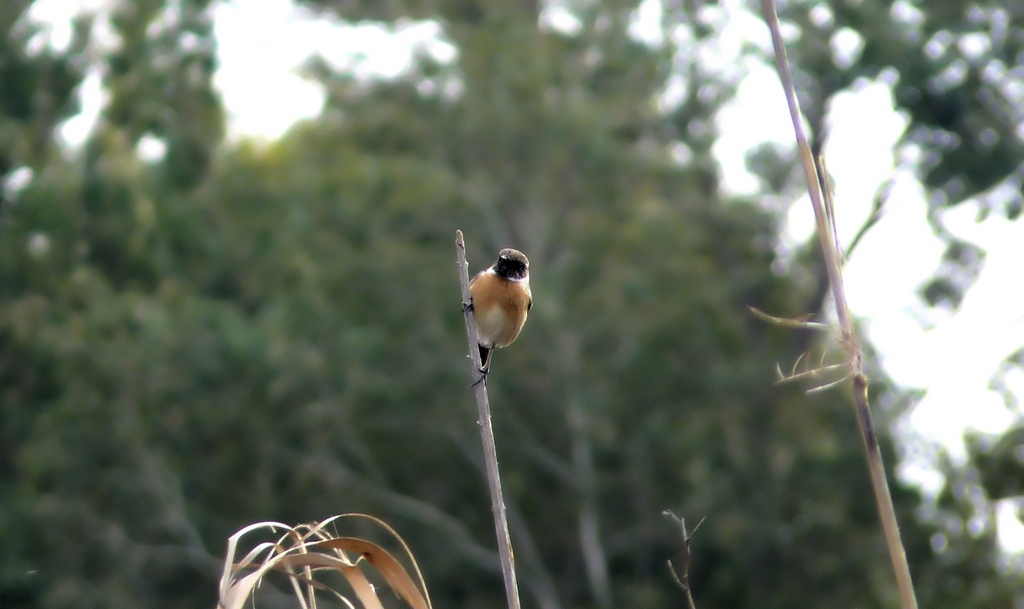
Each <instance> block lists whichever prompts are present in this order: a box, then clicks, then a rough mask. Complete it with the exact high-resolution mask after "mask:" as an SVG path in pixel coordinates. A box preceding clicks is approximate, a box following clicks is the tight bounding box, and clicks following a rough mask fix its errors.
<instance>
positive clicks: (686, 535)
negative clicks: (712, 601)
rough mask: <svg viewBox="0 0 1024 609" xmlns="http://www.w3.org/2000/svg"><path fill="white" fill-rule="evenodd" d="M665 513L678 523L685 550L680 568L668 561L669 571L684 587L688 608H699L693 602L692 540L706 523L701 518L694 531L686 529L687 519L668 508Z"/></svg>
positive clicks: (680, 561)
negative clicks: (691, 587) (691, 573)
mask: <svg viewBox="0 0 1024 609" xmlns="http://www.w3.org/2000/svg"><path fill="white" fill-rule="evenodd" d="M662 514H663V515H665V516H667V517H669V518H671V519H672V520H673V521H674V522H675V523H676V524H677V525H679V528H680V531H681V534H682V538H683V551H682V555H681V556H680V559H679V569H678V571H677V570H676V566H675V565H673V564H672V561H671V560H670V561H668V572H669V573H670V574H671V575H672V579H674V580H675V582H676V584H678V585H679V587H680V588H682V589H683V592H684V593H685V594H686V606H687V608H688V609H697V605H696V604H695V603H694V602H693V593H691V592H690V560H691V558H692V557H691V555H690V541H691V540H693V534H694V533H696V532H697V529H699V528H700V525H702V524H704V519H703V518H701V519H700V522H698V523H697V526H695V527H693V530H692V531H687V530H686V519H685V518H680V517H678V516H676V515H675V514H673V513H672V512H670V511H668V510H666V511H664V512H662Z"/></svg>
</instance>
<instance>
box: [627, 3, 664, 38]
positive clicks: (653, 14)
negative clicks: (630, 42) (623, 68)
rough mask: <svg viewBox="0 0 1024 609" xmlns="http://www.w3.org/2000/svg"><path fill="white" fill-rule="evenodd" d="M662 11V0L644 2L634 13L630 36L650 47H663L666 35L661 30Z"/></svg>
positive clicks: (630, 25)
mask: <svg viewBox="0 0 1024 609" xmlns="http://www.w3.org/2000/svg"><path fill="white" fill-rule="evenodd" d="M661 10H662V9H661V0H643V2H641V3H640V6H639V7H638V8H637V9H636V10H635V11H633V18H632V20H631V22H630V24H629V35H630V36H632V37H633V38H634V39H636V40H639V41H641V42H643V43H644V44H646V45H648V46H651V47H659V46H661V45H662V44H663V43H664V42H665V34H664V32H662V29H661Z"/></svg>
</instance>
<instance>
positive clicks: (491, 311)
mask: <svg viewBox="0 0 1024 609" xmlns="http://www.w3.org/2000/svg"><path fill="white" fill-rule="evenodd" d="M469 292H470V295H471V296H472V297H473V311H474V312H475V313H476V332H477V338H478V339H479V341H480V344H481V345H483V346H485V347H507V346H508V345H511V344H512V342H513V341H514V340H515V339H516V337H518V336H519V332H520V330H522V329H523V324H524V323H526V313H527V311H528V307H529V304H530V286H529V284H527V283H521V282H517V281H509V280H507V279H502V278H501V277H498V276H497V275H495V274H493V273H488V272H486V271H484V272H483V273H480V274H479V275H477V276H476V277H474V278H473V282H472V283H471V284H470V285H469Z"/></svg>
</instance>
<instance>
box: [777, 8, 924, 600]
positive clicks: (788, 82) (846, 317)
mask: <svg viewBox="0 0 1024 609" xmlns="http://www.w3.org/2000/svg"><path fill="white" fill-rule="evenodd" d="M761 8H762V11H763V12H764V19H765V22H766V23H767V24H768V29H769V30H771V34H772V44H773V46H774V47H775V67H776V69H777V70H778V73H779V79H780V80H781V81H782V88H783V90H784V91H785V94H786V103H787V104H788V106H789V115H790V119H791V120H792V121H793V131H794V132H795V134H796V141H797V147H798V149H799V151H800V161H801V164H802V165H803V168H804V174H805V175H806V177H807V192H808V194H809V195H810V197H811V205H812V207H813V208H814V218H815V220H816V222H817V232H818V240H819V241H820V242H821V251H822V254H823V256H824V259H825V268H826V270H827V272H828V279H829V285H830V286H831V288H832V298H833V300H834V301H835V307H836V317H837V318H838V321H839V328H840V330H841V331H842V344H843V348H844V349H845V351H846V360H847V365H848V366H849V369H850V374H851V375H852V378H853V400H854V406H855V408H856V411H857V423H858V424H859V427H860V433H861V439H862V440H863V441H864V450H865V454H866V458H867V463H868V470H869V472H870V474H871V487H872V489H873V490H874V494H875V503H876V504H877V506H878V516H879V518H880V520H881V521H882V530H883V531H884V534H885V543H886V547H887V548H888V550H889V559H890V561H891V562H892V569H893V573H894V575H895V577H896V584H897V586H898V588H899V593H900V603H901V606H902V607H903V609H917V598H916V597H915V595H914V585H913V582H912V580H911V578H910V567H909V566H908V564H907V555H906V551H905V550H904V549H903V542H902V541H901V540H900V531H899V524H898V523H897V521H896V510H895V508H894V507H893V504H892V496H891V495H890V493H889V483H888V481H887V480H886V477H885V468H884V466H883V464H882V453H881V452H880V451H879V448H878V435H877V434H876V433H875V426H874V423H873V422H872V420H871V409H870V407H869V405H868V379H867V376H866V375H865V374H864V354H863V352H862V351H861V347H860V343H859V342H858V340H857V334H856V332H855V331H854V328H853V321H852V316H851V315H850V308H849V305H848V304H847V301H846V293H845V290H844V288H843V276H842V266H841V264H842V256H841V255H840V254H839V246H838V244H837V239H836V232H835V224H834V222H832V217H833V216H832V211H831V210H832V201H831V190H830V189H824V190H823V188H822V184H821V180H820V179H819V175H823V174H824V165H823V164H816V159H814V157H813V155H812V154H811V147H810V145H809V144H808V142H807V136H806V135H805V134H804V129H803V123H802V122H801V120H800V104H799V102H798V101H797V97H796V88H795V87H794V86H793V75H792V73H791V72H790V69H789V62H788V61H787V59H786V47H785V44H784V43H783V41H782V34H781V32H780V31H779V17H778V13H777V11H776V8H775V1H774V0H761ZM823 193H824V194H823Z"/></svg>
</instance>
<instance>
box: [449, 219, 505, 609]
mask: <svg viewBox="0 0 1024 609" xmlns="http://www.w3.org/2000/svg"><path fill="white" fill-rule="evenodd" d="M455 257H456V261H457V262H458V266H459V284H460V285H461V286H462V310H463V312H464V314H465V316H466V337H467V339H468V340H469V358H470V361H472V362H473V377H474V380H475V379H476V378H477V376H478V375H479V374H480V368H481V367H482V362H481V361H480V348H479V343H478V341H477V336H476V317H475V316H474V315H473V309H472V307H471V306H470V305H471V304H472V298H471V297H470V294H469V264H468V263H467V262H466V242H465V241H464V240H463V238H462V231H461V230H457V231H455ZM474 389H475V390H476V405H477V410H478V411H479V413H480V420H479V421H477V423H478V424H479V425H480V437H481V439H482V440H483V444H484V464H485V466H486V469H487V486H488V487H490V490H491V511H492V512H493V515H494V529H495V532H496V533H497V536H498V557H499V558H500V559H501V573H502V576H503V577H504V580H505V596H506V598H507V599H508V607H509V609H519V587H518V585H517V584H516V567H515V559H514V557H513V555H512V539H511V537H510V536H509V533H508V516H507V515H506V514H505V499H504V497H503V496H502V493H501V477H500V476H499V475H498V449H497V447H496V446H495V444H494V430H493V429H492V428H491V404H490V402H489V401H488V400H487V379H486V377H484V378H483V379H481V381H480V382H478V383H476V384H475V385H474Z"/></svg>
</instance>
